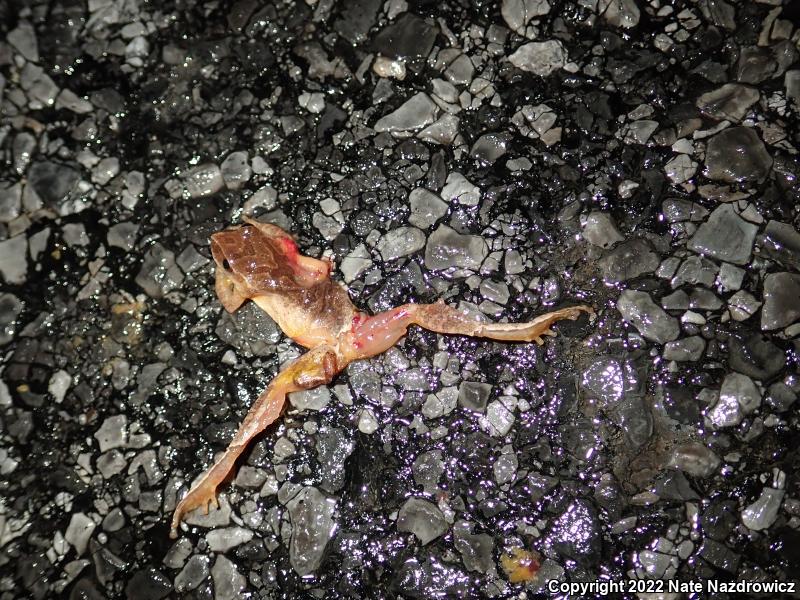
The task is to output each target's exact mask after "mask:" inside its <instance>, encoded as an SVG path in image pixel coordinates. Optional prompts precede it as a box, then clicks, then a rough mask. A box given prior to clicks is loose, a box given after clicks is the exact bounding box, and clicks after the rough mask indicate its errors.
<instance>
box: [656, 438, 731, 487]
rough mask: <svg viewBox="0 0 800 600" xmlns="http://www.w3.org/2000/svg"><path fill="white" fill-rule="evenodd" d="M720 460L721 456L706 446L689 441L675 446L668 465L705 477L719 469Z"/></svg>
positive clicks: (695, 475)
mask: <svg viewBox="0 0 800 600" xmlns="http://www.w3.org/2000/svg"><path fill="white" fill-rule="evenodd" d="M720 462H721V461H720V459H719V457H718V456H717V455H716V454H714V452H713V451H712V450H710V449H709V448H707V447H706V446H703V445H702V444H697V443H687V444H681V445H680V446H676V447H675V448H673V450H672V454H671V455H670V459H669V463H668V466H669V467H670V468H672V469H677V470H679V471H683V472H684V473H688V474H689V475H691V476H692V477H699V478H705V477H711V476H712V475H713V474H714V473H715V472H716V471H717V469H718V468H719V465H720Z"/></svg>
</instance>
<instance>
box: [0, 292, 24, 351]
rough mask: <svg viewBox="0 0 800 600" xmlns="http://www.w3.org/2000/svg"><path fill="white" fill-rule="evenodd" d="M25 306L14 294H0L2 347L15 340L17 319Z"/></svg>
mask: <svg viewBox="0 0 800 600" xmlns="http://www.w3.org/2000/svg"><path fill="white" fill-rule="evenodd" d="M23 306H24V304H23V303H22V302H21V301H20V299H19V298H17V297H16V296H15V295H14V294H9V293H0V346H2V345H4V344H7V343H8V342H10V341H11V340H12V339H14V331H15V330H16V328H17V318H18V317H19V315H20V313H21V312H22V308H23Z"/></svg>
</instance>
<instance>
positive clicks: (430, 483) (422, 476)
mask: <svg viewBox="0 0 800 600" xmlns="http://www.w3.org/2000/svg"><path fill="white" fill-rule="evenodd" d="M411 472H412V474H413V475H414V481H415V482H416V484H417V485H419V486H421V487H422V491H423V492H425V493H426V494H435V493H436V490H437V489H438V487H439V479H440V478H441V477H442V473H444V461H443V460H442V451H441V450H430V451H428V452H423V453H422V454H420V455H419V456H418V457H417V458H416V459H415V460H414V464H413V465H411Z"/></svg>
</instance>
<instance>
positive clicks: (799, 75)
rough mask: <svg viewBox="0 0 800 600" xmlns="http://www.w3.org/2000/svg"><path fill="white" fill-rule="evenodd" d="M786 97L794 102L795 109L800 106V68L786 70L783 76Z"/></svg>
mask: <svg viewBox="0 0 800 600" xmlns="http://www.w3.org/2000/svg"><path fill="white" fill-rule="evenodd" d="M783 85H784V87H785V88H786V97H787V98H788V99H789V100H791V101H792V102H794V105H795V110H797V108H798V107H800V70H793V71H786V75H784V77H783Z"/></svg>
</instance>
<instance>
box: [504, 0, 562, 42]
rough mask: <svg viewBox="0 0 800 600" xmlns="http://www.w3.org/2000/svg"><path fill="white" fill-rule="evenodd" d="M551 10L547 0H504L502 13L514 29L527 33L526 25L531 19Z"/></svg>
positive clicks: (523, 33) (521, 33) (517, 31)
mask: <svg viewBox="0 0 800 600" xmlns="http://www.w3.org/2000/svg"><path fill="white" fill-rule="evenodd" d="M549 12H550V4H549V3H548V2H547V0H503V4H502V6H501V7H500V14H501V15H502V16H503V20H505V22H506V23H507V24H508V26H509V27H510V28H511V30H512V31H515V32H516V33H518V34H520V35H525V26H526V25H527V24H528V22H529V21H530V20H531V19H535V18H536V17H541V16H542V15H546V14H547V13H549Z"/></svg>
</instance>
